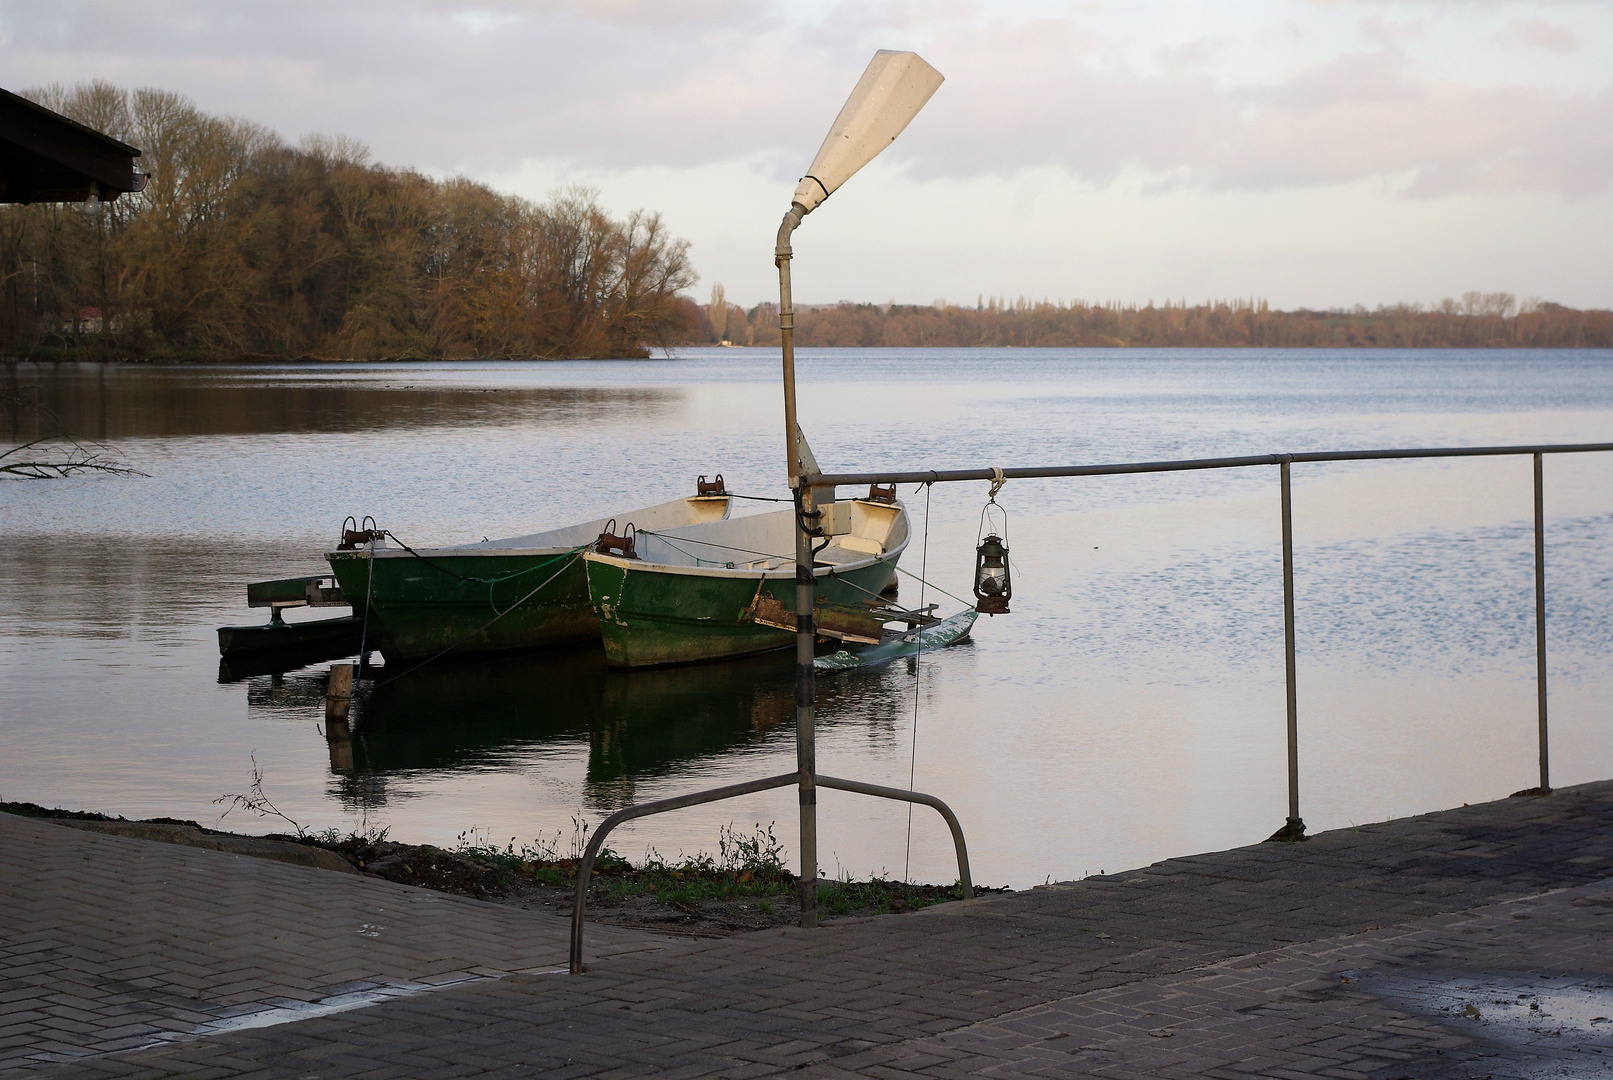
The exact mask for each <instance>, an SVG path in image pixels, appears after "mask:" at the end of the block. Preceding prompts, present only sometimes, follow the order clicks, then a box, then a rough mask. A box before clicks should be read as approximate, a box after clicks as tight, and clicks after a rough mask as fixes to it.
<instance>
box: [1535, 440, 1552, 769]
mask: <svg viewBox="0 0 1613 1080" xmlns="http://www.w3.org/2000/svg"><path fill="white" fill-rule="evenodd" d="M1535 695H1536V698H1537V704H1538V706H1539V710H1540V794H1542V795H1546V794H1549V793H1550V792H1551V758H1550V755H1549V754H1548V753H1547V747H1546V484H1545V474H1544V470H1543V468H1542V456H1541V453H1540V451H1538V450H1537V451H1535Z"/></svg>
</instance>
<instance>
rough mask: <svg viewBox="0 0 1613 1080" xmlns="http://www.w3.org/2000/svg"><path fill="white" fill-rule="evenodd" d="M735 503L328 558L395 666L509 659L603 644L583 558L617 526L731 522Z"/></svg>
mask: <svg viewBox="0 0 1613 1080" xmlns="http://www.w3.org/2000/svg"><path fill="white" fill-rule="evenodd" d="M731 506H732V500H730V499H729V497H728V496H727V495H704V496H696V497H694V498H689V499H674V500H673V501H672V502H667V503H662V504H660V505H659V506H650V507H644V508H642V509H638V510H629V511H625V512H622V513H618V514H615V515H613V517H611V518H599V519H597V520H594V521H586V522H583V523H581V524H578V525H571V526H567V527H565V528H561V529H552V530H550V531H548V532H540V533H531V534H529V535H526V536H512V537H508V538H506V539H503V540H484V541H482V542H481V543H479V544H460V545H456V546H454V547H438V548H416V549H410V548H404V547H396V546H393V545H392V544H390V543H388V540H387V538H386V537H385V536H382V537H381V538H379V539H376V540H373V541H370V542H368V543H362V544H361V545H360V546H357V547H355V548H352V549H348V550H344V549H338V550H335V551H328V552H326V553H325V558H326V560H328V561H329V562H330V567H331V570H332V571H333V572H334V573H335V575H336V579H337V581H338V582H340V584H341V587H342V593H343V595H345V596H346V597H348V598H349V599H350V600H351V602H352V604H353V611H354V613H355V614H360V615H362V614H363V612H364V604H365V602H366V599H367V600H368V604H369V613H370V614H369V626H368V640H369V641H371V642H373V643H374V644H375V645H376V646H377V647H379V648H380V650H381V653H382V654H383V655H384V656H385V657H386V658H387V660H388V661H389V662H397V661H405V662H406V661H411V660H422V659H425V658H427V657H432V656H436V655H437V654H439V653H441V652H444V651H446V650H448V649H453V650H454V652H455V653H456V654H459V653H480V652H505V651H510V650H514V649H529V648H534V647H537V646H544V645H557V644H564V643H574V642H586V641H597V640H599V620H598V619H597V618H595V616H594V610H593V607H592V606H591V605H590V604H589V601H588V584H587V576H586V574H585V573H584V570H583V564H582V559H581V553H582V551H583V549H584V548H585V547H587V546H588V545H590V544H592V543H593V542H594V541H595V540H596V539H597V538H598V537H599V534H600V533H601V532H604V531H605V530H606V527H607V526H609V525H611V524H612V521H613V520H614V521H615V522H619V523H620V525H619V526H617V527H619V528H622V529H625V528H626V526H627V525H628V524H629V523H631V524H632V525H633V526H635V527H636V528H642V529H677V528H679V527H686V526H691V525H698V524H699V523H702V522H707V523H717V522H721V521H722V520H723V519H724V518H726V517H727V516H728V512H729V509H730V508H731Z"/></svg>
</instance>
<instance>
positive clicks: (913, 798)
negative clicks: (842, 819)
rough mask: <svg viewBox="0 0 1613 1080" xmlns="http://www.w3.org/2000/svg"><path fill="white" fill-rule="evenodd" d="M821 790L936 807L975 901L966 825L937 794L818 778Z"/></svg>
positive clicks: (961, 878) (968, 897) (968, 893)
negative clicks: (955, 849)
mask: <svg viewBox="0 0 1613 1080" xmlns="http://www.w3.org/2000/svg"><path fill="white" fill-rule="evenodd" d="M817 785H818V787H826V788H837V789H839V790H840V791H854V792H856V793H857V794H859V795H874V796H877V797H878V798H881V799H896V800H898V801H899V802H911V803H922V804H923V805H925V806H933V807H935V809H936V810H937V811H938V812H939V813H940V815H941V816H942V817H943V818H945V819H946V823H947V828H949V829H951V830H952V846H953V847H955V848H957V849H958V882H959V884H960V885H962V887H963V888H962V890H961V891H962V892H963V898H964V899H965V900H972V899H974V895H975V887H974V882H973V881H971V880H970V878H969V849H968V848H967V847H965V846H964V843H963V826H961V825H959V824H958V815H956V814H954V813H953V812H952V808H951V807H950V806H948V805H947V804H946V803H944V802H942V801H941V800H940V799H937V798H936V797H935V796H934V795H926V794H924V793H923V792H922V791H905V790H903V789H902V788H893V787H883V786H881V785H879V784H865V783H863V782H862V781H860V780H840V779H837V778H835V777H833V776H824V775H823V774H822V773H819V774H818V776H817Z"/></svg>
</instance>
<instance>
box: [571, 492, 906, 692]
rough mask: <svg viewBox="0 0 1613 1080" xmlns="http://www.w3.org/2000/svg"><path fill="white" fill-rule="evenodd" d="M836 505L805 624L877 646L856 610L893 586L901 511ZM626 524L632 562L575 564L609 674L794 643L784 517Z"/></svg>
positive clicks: (603, 556)
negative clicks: (814, 606)
mask: <svg viewBox="0 0 1613 1080" xmlns="http://www.w3.org/2000/svg"><path fill="white" fill-rule="evenodd" d="M839 505H840V506H842V507H849V511H850V531H849V532H847V533H845V534H844V535H840V536H835V537H832V538H831V539H830V540H829V542H828V544H827V545H825V546H824V547H823V548H822V549H821V550H819V551H818V553H817V556H816V560H815V565H814V568H813V576H814V578H815V579H816V582H817V588H816V592H815V599H816V602H817V603H818V604H820V605H821V607H819V608H818V615H817V619H816V621H817V624H818V627H819V629H820V631H828V632H830V633H831V634H833V635H834V636H839V637H841V638H842V639H845V640H853V641H872V642H877V641H879V639H880V632H879V627H880V624H879V621H878V620H877V619H874V618H873V617H871V616H870V615H868V614H867V612H869V610H870V609H871V608H873V607H876V606H878V605H879V602H880V594H881V593H882V592H884V591H885V590H886V589H888V588H889V587H890V586H891V585H892V584H893V582H894V578H895V572H896V562H897V560H898V559H900V558H901V555H902V552H903V550H904V549H906V547H907V543H908V539H909V526H908V520H907V511H906V509H904V508H903V506H902V505H901V503H899V502H877V501H871V500H867V499H856V500H852V501H850V502H849V503H841V504H839ZM634 524H635V525H637V526H638V534H637V536H636V537H635V538H634V545H633V554H632V555H631V556H627V555H622V554H617V553H604V552H600V551H589V552H588V553H587V554H586V555H584V557H583V558H584V561H585V564H586V566H587V573H588V594H589V598H590V599H591V600H592V602H593V607H594V611H595V613H596V614H597V615H598V617H599V619H598V622H599V633H600V637H601V639H602V640H603V641H604V643H605V659H606V661H607V662H608V663H609V664H610V665H611V666H612V667H629V668H631V667H653V666H657V665H661V664H685V663H691V662H694V661H699V660H720V659H725V658H729V657H735V656H748V655H750V654H752V653H761V652H768V651H770V650H773V649H783V648H787V647H788V646H790V645H791V644H792V643H793V642H794V640H795V629H794V627H795V511H794V510H793V509H792V510H780V511H777V512H775V513H770V514H756V515H754V516H750V517H741V518H733V519H730V520H724V521H714V522H710V523H707V524H704V525H690V526H686V527H683V528H655V527H646V526H644V525H642V524H640V523H638V522H635V523H634ZM859 612H860V613H862V614H859ZM836 627H839V628H840V629H839V630H836ZM869 634H871V635H872V636H871V637H870V636H867V635H869Z"/></svg>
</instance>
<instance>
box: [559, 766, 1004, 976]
mask: <svg viewBox="0 0 1613 1080" xmlns="http://www.w3.org/2000/svg"><path fill="white" fill-rule="evenodd" d="M800 778H801V777H800V774H799V773H793V772H789V773H782V774H780V775H778V776H767V777H763V778H762V779H760V780H747V781H745V782H744V783H742V784H728V785H726V786H724V787H718V788H711V789H709V790H707V791H695V792H691V793H690V794H688V795H675V796H673V797H671V798H668V799H656V800H654V801H653V802H647V803H640V804H639V805H638V806H629V807H628V808H627V809H625V810H618V811H616V813H614V814H612V815H611V816H610V817H608V818H606V819H605V820H604V821H601V822H600V823H599V827H598V828H597V829H595V830H594V835H593V836H592V837H591V838H590V839H589V841H588V846H587V847H586V848H584V849H583V854H582V859H581V860H580V861H579V862H578V864H577V890H576V895H575V897H574V898H573V900H572V906H571V973H572V974H573V975H581V974H582V972H583V966H582V929H583V911H584V908H585V907H586V906H587V904H588V886H589V884H590V883H591V881H592V879H593V876H594V860H595V859H596V858H597V857H598V856H599V849H600V848H601V847H603V846H604V843H605V837H606V836H607V835H609V834H610V831H611V830H612V829H614V828H616V826H618V825H620V824H621V823H622V822H624V821H632V820H633V819H634V818H641V817H649V816H650V815H651V814H664V813H666V812H667V811H669V810H682V809H684V808H686V807H690V806H699V805H701V804H703V803H712V802H721V801H722V800H724V799H733V798H737V797H739V796H741V795H753V794H755V793H756V792H759V791H770V790H772V789H773V788H781V787H791V786H793V785H795V784H796V783H797V782H798V781H799V780H800ZM813 779H814V782H815V784H816V785H817V786H818V787H826V788H836V789H838V790H841V791H851V792H855V793H857V794H859V795H873V796H876V797H879V798H883V799H898V800H901V801H902V802H912V803H920V804H922V805H924V806H930V807H934V808H935V809H936V810H937V811H938V812H939V813H940V814H941V816H942V817H943V818H945V819H946V823H947V828H949V829H951V830H952V844H953V846H954V847H955V848H956V849H957V853H958V883H959V885H960V890H959V891H960V892H961V893H962V894H963V898H964V899H965V900H969V899H973V897H974V883H973V881H971V880H970V877H969V851H968V849H967V848H966V847H965V845H964V842H963V827H962V826H961V825H959V824H958V816H957V815H956V814H954V813H953V812H952V808H951V807H949V806H948V805H947V804H946V803H944V802H942V801H941V800H940V799H937V798H936V797H935V796H934V795H926V794H924V793H923V792H922V791H907V790H904V789H902V788H892V787H882V786H880V785H879V784H865V783H862V782H861V781H859V780H840V779H837V778H835V777H833V776H824V775H822V774H821V773H820V774H818V775H816V776H815V777H814V778H813Z"/></svg>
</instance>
